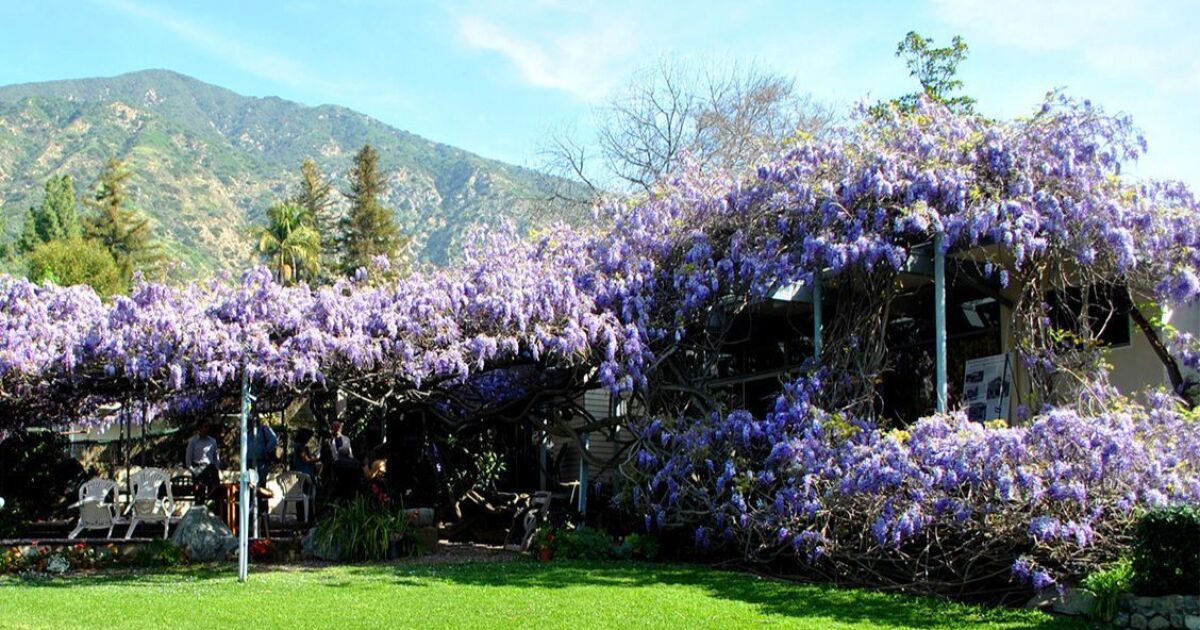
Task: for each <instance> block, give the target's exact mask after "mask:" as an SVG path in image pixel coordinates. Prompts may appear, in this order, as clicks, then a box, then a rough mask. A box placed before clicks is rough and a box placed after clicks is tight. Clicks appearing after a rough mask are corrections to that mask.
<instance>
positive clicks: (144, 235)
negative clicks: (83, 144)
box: [84, 158, 159, 278]
mask: <svg viewBox="0 0 1200 630" xmlns="http://www.w3.org/2000/svg"><path fill="white" fill-rule="evenodd" d="M129 176H130V174H129V171H127V170H125V165H124V163H122V162H121V161H120V160H118V159H115V158H114V159H111V160H109V161H108V164H106V165H105V166H104V170H103V171H101V172H100V176H99V177H98V178H97V179H96V186H95V194H94V196H93V197H92V199H90V200H88V206H90V207H91V208H93V209H94V210H95V214H93V215H91V216H89V217H87V219H86V221H85V225H84V228H85V231H86V232H87V236H88V238H93V239H96V240H98V241H100V243H101V244H102V245H104V247H105V249H107V250H108V251H109V252H111V253H112V255H113V258H114V259H116V261H117V266H118V267H119V268H120V270H121V273H122V274H123V276H124V277H125V278H129V277H131V276H132V275H133V272H134V271H135V270H140V269H146V268H148V267H150V266H152V265H154V264H155V263H157V262H158V260H159V255H158V247H157V244H156V243H155V242H154V240H153V236H152V235H151V233H150V221H149V219H146V218H145V217H142V216H141V215H140V214H139V213H138V212H137V211H136V210H134V209H132V208H129V207H127V204H128V202H129V193H128V191H127V190H126V188H125V184H126V181H127V180H128V179H129Z"/></svg>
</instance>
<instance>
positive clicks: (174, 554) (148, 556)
mask: <svg viewBox="0 0 1200 630" xmlns="http://www.w3.org/2000/svg"><path fill="white" fill-rule="evenodd" d="M186 560H187V556H186V555H185V554H184V553H183V550H182V549H180V548H179V547H177V546H175V544H174V543H172V542H171V541H169V540H163V539H161V538H156V539H154V540H152V541H150V542H149V543H146V544H145V545H143V546H142V547H141V548H140V549H138V550H137V551H136V552H134V554H133V566H135V567H142V568H159V567H174V566H179V565H181V564H183V563H184V562H185V561H186Z"/></svg>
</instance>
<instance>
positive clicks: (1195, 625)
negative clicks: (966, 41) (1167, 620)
mask: <svg viewBox="0 0 1200 630" xmlns="http://www.w3.org/2000/svg"><path fill="white" fill-rule="evenodd" d="M1183 627H1184V628H1187V630H1200V615H1187V616H1186V617H1184V618H1183Z"/></svg>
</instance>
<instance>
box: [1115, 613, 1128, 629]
mask: <svg viewBox="0 0 1200 630" xmlns="http://www.w3.org/2000/svg"><path fill="white" fill-rule="evenodd" d="M1112 625H1114V626H1116V627H1118V628H1127V627H1129V615H1127V614H1125V613H1117V616H1116V617H1113V624H1112Z"/></svg>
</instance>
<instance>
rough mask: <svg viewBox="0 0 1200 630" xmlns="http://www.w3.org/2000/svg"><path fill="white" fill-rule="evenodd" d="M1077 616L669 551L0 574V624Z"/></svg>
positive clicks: (942, 624) (585, 624) (1038, 624)
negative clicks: (718, 563)
mask: <svg viewBox="0 0 1200 630" xmlns="http://www.w3.org/2000/svg"><path fill="white" fill-rule="evenodd" d="M763 626H767V627H788V628H964V627H987V628H1076V627H1083V626H1082V625H1076V624H1071V623H1068V622H1066V621H1064V620H1061V619H1053V618H1051V617H1049V616H1047V615H1045V614H1042V613H1039V612H1032V611H1023V610H1007V609H985V608H978V607H973V606H965V605H961V604H954V603H948V602H944V601H939V600H936V599H927V598H919V597H909V596H903V595H894V594H885V593H877V592H869V591H861V590H852V589H837V588H833V587H825V586H809V585H801V584H792V583H787V582H779V581H775V580H770V579H764V578H759V577H756V576H753V575H748V574H744V573H733V572H726V571H717V570H712V569H707V568H703V567H697V566H686V565H672V564H628V563H587V562H551V563H547V564H538V563H535V562H531V561H523V560H522V561H514V562H495V563H473V564H452V565H411V564H410V565H405V564H400V565H359V566H336V567H321V568H290V569H260V570H255V571H254V572H252V573H251V575H250V580H249V582H248V583H247V584H238V583H237V580H236V576H235V575H234V572H233V571H232V570H231V569H229V568H226V567H220V568H189V569H181V570H173V571H166V572H157V573H136V572H113V573H106V574H98V575H93V576H86V577H75V578H66V579H53V580H22V579H14V578H0V627H3V628H121V629H122V630H125V629H128V628H250V627H259V628H262V627H268V628H385V627H393V628H532V627H548V628H573V629H577V628H737V627H763Z"/></svg>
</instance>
